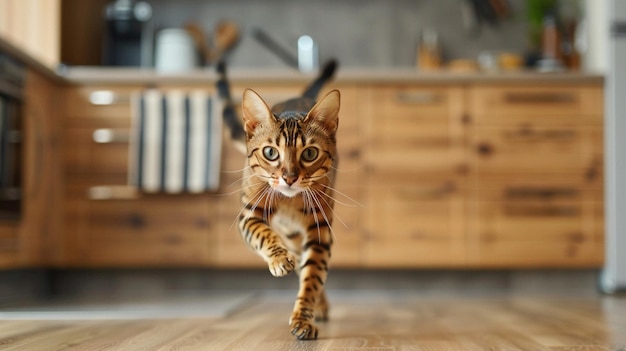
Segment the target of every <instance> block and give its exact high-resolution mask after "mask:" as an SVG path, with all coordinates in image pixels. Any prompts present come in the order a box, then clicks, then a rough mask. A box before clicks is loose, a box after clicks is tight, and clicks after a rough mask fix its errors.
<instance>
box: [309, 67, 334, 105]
mask: <svg viewBox="0 0 626 351" xmlns="http://www.w3.org/2000/svg"><path fill="white" fill-rule="evenodd" d="M337 66H338V64H337V61H336V60H334V59H332V60H330V61H328V62H326V64H325V65H324V67H323V68H322V71H321V72H320V74H319V75H318V76H317V78H316V79H315V80H314V81H313V83H311V84H310V85H309V86H308V87H307V88H306V90H305V91H304V93H302V97H306V98H309V99H312V100H317V95H318V94H319V92H320V90H322V88H323V87H324V85H325V84H326V83H328V82H329V81H330V80H331V79H332V78H333V77H334V75H335V71H337Z"/></svg>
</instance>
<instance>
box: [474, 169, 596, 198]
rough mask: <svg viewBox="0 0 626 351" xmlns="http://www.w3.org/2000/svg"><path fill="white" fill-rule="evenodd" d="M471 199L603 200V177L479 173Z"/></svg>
mask: <svg viewBox="0 0 626 351" xmlns="http://www.w3.org/2000/svg"><path fill="white" fill-rule="evenodd" d="M470 194H471V197H472V198H473V199H480V201H487V202H494V201H495V202H508V203H528V202H547V203H548V202H550V203H552V202H578V201H597V202H601V201H602V199H603V195H604V194H603V190H602V179H601V178H595V179H593V180H590V179H588V178H587V177H586V176H585V175H562V174H558V175H548V174H540V175H525V174H524V175H510V176H508V177H495V176H491V177H489V176H481V177H478V179H477V182H476V187H475V188H474V189H472V190H471V192H470Z"/></svg>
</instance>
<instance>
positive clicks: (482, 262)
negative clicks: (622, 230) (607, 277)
mask: <svg viewBox="0 0 626 351" xmlns="http://www.w3.org/2000/svg"><path fill="white" fill-rule="evenodd" d="M470 193H471V199H472V200H475V201H473V202H471V206H470V208H469V216H470V217H469V218H470V222H469V225H470V228H471V231H470V233H471V234H470V245H469V253H470V262H471V264H472V265H478V266H481V267H577V266H597V265H601V264H602V257H603V255H602V253H603V245H604V241H603V235H602V231H601V229H600V230H599V228H598V227H597V223H601V222H602V215H601V213H598V207H601V205H602V189H601V181H595V182H589V180H588V178H587V177H585V176H584V175H565V176H564V175H548V174H544V175H535V176H526V175H523V174H518V175H505V176H491V177H482V178H481V179H480V181H479V182H478V184H476V188H475V189H473V190H472V191H471V192H470Z"/></svg>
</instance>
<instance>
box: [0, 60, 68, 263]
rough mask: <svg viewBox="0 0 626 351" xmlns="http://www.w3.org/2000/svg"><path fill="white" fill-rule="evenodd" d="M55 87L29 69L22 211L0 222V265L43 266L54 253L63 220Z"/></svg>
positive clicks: (24, 136)
mask: <svg viewBox="0 0 626 351" xmlns="http://www.w3.org/2000/svg"><path fill="white" fill-rule="evenodd" d="M57 93H58V86H57V85H56V84H55V83H53V82H51V81H49V80H48V79H47V78H46V77H44V76H42V75H40V74H39V73H37V72H35V71H32V70H27V75H26V83H25V92H24V100H23V115H22V123H23V124H22V126H23V132H22V135H21V142H22V148H23V149H22V162H21V165H22V170H21V177H22V180H21V182H22V189H21V194H20V196H21V200H22V209H21V213H20V215H19V218H17V219H10V220H4V219H3V220H2V221H1V223H0V267H29V266H41V265H43V264H45V263H48V262H49V261H50V260H51V258H52V257H53V256H54V255H55V254H56V250H54V248H55V247H57V243H58V235H59V233H60V229H61V224H62V219H61V218H62V207H61V206H60V202H61V197H62V194H61V188H62V170H61V166H60V158H61V156H60V155H61V149H60V144H59V139H58V135H59V132H60V122H59V115H58V113H59V106H58V105H57V103H58V94H57Z"/></svg>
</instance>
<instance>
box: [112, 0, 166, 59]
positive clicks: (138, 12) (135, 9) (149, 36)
mask: <svg viewBox="0 0 626 351" xmlns="http://www.w3.org/2000/svg"><path fill="white" fill-rule="evenodd" d="M105 21H106V23H105V29H104V50H103V53H104V57H103V60H102V61H103V62H102V63H103V65H105V66H134V67H151V66H152V56H153V49H152V48H153V42H154V30H153V25H152V22H153V21H152V6H150V4H148V3H147V2H145V1H134V0H116V1H115V2H112V3H110V4H109V5H107V7H106V11H105Z"/></svg>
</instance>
